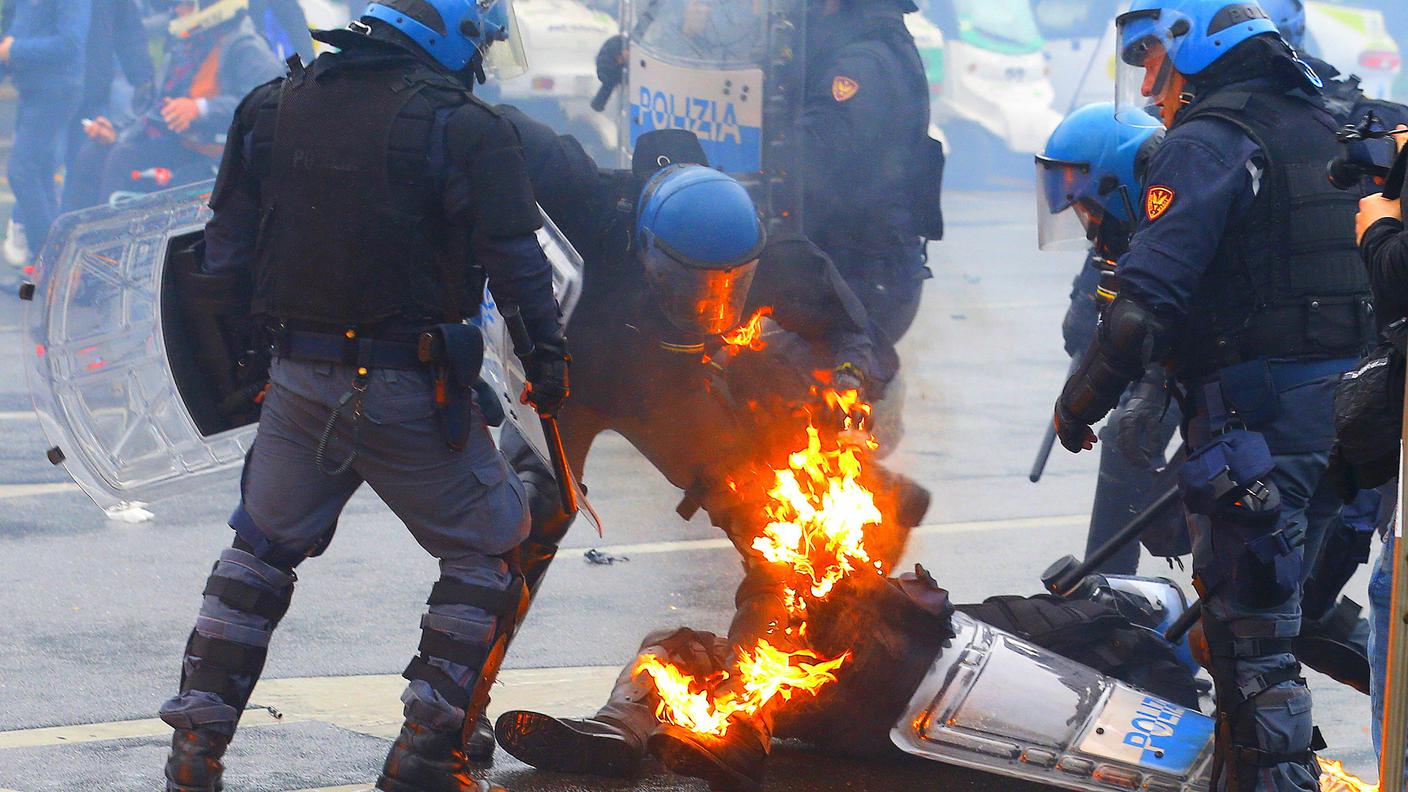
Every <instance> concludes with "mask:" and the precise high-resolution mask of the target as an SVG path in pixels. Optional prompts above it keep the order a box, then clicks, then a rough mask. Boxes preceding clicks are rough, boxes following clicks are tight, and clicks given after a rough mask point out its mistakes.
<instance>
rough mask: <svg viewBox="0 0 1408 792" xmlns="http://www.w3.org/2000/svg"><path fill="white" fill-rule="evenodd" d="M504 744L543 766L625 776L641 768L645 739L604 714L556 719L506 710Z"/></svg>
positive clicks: (501, 723) (526, 760) (497, 731)
mask: <svg viewBox="0 0 1408 792" xmlns="http://www.w3.org/2000/svg"><path fill="white" fill-rule="evenodd" d="M494 731H495V734H497V735H498V738H499V744H500V745H502V746H503V748H504V750H505V751H508V752H509V753H510V754H512V755H513V757H514V758H515V759H517V760H519V761H520V762H522V763H524V764H526V765H528V766H530V767H535V768H537V769H539V770H548V771H551V772H554V773H571V774H573V775H594V776H605V777H607V778H625V777H627V776H631V775H634V774H635V772H636V771H637V770H639V769H640V763H641V761H642V760H643V759H644V758H645V743H644V742H643V741H642V740H641V738H640V736H639V735H637V734H635V733H634V732H632V731H631V730H629V729H626V728H624V727H622V726H621V725H620V724H619V723H617V722H615V721H613V720H611V719H609V718H603V717H600V716H598V717H595V718H554V717H552V716H551V715H544V714H542V713H540V712H529V711H526V710H517V711H514V712H505V713H504V714H503V715H501V716H500V717H499V722H498V724H497V726H496V727H495V730H494Z"/></svg>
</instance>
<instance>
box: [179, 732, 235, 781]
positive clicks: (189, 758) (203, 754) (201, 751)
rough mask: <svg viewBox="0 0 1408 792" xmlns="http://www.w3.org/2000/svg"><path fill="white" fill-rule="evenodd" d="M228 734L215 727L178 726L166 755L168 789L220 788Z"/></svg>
mask: <svg viewBox="0 0 1408 792" xmlns="http://www.w3.org/2000/svg"><path fill="white" fill-rule="evenodd" d="M229 744H230V737H229V735H226V734H222V733H220V732H217V731H214V730H212V729H177V730H176V733H175V734H174V735H172V737H171V754H170V755H169V756H167V757H166V792H220V790H222V789H224V788H225V786H224V784H222V783H221V781H220V776H221V775H222V774H223V773H224V772H225V766H224V765H222V764H220V757H222V756H224V755H225V748H226V747H227V746H228V745H229Z"/></svg>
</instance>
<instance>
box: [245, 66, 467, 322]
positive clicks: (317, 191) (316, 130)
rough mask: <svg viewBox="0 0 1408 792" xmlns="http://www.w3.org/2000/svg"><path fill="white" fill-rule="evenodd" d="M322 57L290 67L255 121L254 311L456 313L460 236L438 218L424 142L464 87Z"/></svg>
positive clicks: (322, 316) (306, 317) (296, 316)
mask: <svg viewBox="0 0 1408 792" xmlns="http://www.w3.org/2000/svg"><path fill="white" fill-rule="evenodd" d="M330 64H331V62H330V61H329V58H328V56H323V57H320V58H319V59H318V60H317V61H315V62H314V63H313V65H312V66H310V67H308V68H307V69H306V70H305V69H298V68H296V69H295V70H294V73H293V74H291V75H290V76H288V77H286V78H285V80H284V82H283V85H282V88H281V91H280V93H279V101H278V104H277V107H276V108H275V109H274V118H273V119H270V118H268V117H267V114H268V112H269V111H268V109H267V106H266V108H262V109H261V113H260V115H261V117H260V118H259V119H258V121H257V122H256V126H255V130H256V131H255V141H254V143H255V160H256V166H257V167H259V168H260V171H261V173H262V174H263V176H262V179H261V207H260V211H261V218H260V234H259V252H258V261H259V265H258V270H257V271H258V275H257V279H256V285H255V297H254V310H255V312H256V313H258V314H262V315H265V316H268V317H271V318H274V319H278V320H281V321H294V322H300V323H311V324H315V325H329V326H333V327H339V326H345V327H362V328H367V327H374V326H375V325H376V324H377V323H380V322H384V321H387V320H398V319H400V320H409V321H410V322H423V321H428V320H439V319H440V318H441V317H446V316H447V315H448V314H451V313H454V314H455V318H458V315H459V310H460V309H459V308H458V306H459V305H466V304H472V303H469V302H466V301H465V299H466V298H467V297H468V296H469V295H470V294H471V293H472V292H473V291H474V284H465V283H462V282H461V281H463V280H464V278H463V277H459V273H462V272H464V268H466V267H467V266H468V261H466V260H464V259H465V257H466V256H467V253H466V252H465V251H464V248H465V247H466V246H465V245H462V244H457V243H455V242H454V240H453V239H452V236H451V234H450V230H451V229H450V228H449V227H448V224H447V223H446V222H445V219H444V215H443V211H442V209H441V203H440V198H441V196H440V188H441V185H440V182H439V180H438V179H437V178H436V177H435V175H434V174H433V173H432V172H431V159H432V158H431V156H430V153H429V152H430V147H431V145H432V136H431V133H432V131H433V130H439V129H441V126H440V125H438V124H437V123H436V116H437V114H445V113H446V111H449V110H453V108H455V107H458V106H461V105H463V104H465V103H467V102H470V101H476V100H474V99H473V98H472V97H471V96H470V94H469V93H468V91H466V90H464V88H463V87H461V86H458V85H457V84H455V83H454V82H453V81H451V80H450V79H449V78H447V77H443V76H441V75H439V74H437V73H435V72H433V71H431V70H430V69H428V68H426V67H423V66H417V65H398V66H393V67H391V68H328V66H329V65H330ZM331 65H335V64H331ZM417 97H422V98H421V99H420V100H419V101H414V102H413V100H416V99H417ZM271 128H272V138H273V139H272V143H271V144H269V145H268V146H267V149H268V153H267V154H265V155H264V156H263V159H265V162H264V163H260V162H259V160H260V159H261V157H260V153H261V149H264V148H265V147H264V146H262V145H261V142H262V141H261V140H260V138H261V137H265V138H267V136H268V135H269V134H270V130H271ZM261 132H262V134H261ZM459 233H460V234H461V235H465V234H467V233H468V232H467V229H460V231H459ZM447 295H449V296H448V297H447Z"/></svg>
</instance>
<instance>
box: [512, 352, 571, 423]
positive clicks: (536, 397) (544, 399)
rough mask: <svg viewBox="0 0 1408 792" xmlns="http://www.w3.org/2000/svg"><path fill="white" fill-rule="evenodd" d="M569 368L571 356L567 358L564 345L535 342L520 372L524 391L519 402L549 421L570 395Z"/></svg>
mask: <svg viewBox="0 0 1408 792" xmlns="http://www.w3.org/2000/svg"><path fill="white" fill-rule="evenodd" d="M571 366H572V356H571V355H569V354H567V344H566V342H563V341H558V342H547V341H539V342H538V343H537V344H535V345H534V347H533V354H532V355H531V356H529V358H528V364H527V366H526V369H527V370H526V371H525V372H524V373H525V374H526V375H527V377H528V387H527V388H525V389H524V391H523V399H524V401H525V402H527V403H528V404H531V405H533V409H535V410H537V411H538V415H541V416H543V417H544V418H551V417H552V416H554V415H557V411H558V410H559V409H561V408H562V403H563V402H564V401H567V397H568V396H569V395H571V393H572V383H571V377H570V375H569V371H570V369H571Z"/></svg>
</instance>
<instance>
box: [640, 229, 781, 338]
mask: <svg viewBox="0 0 1408 792" xmlns="http://www.w3.org/2000/svg"><path fill="white" fill-rule="evenodd" d="M757 268H758V260H757V259H753V260H752V261H748V262H744V263H743V264H739V265H737V266H734V267H729V268H726V269H710V268H705V267H691V266H689V265H688V264H685V263H683V262H681V261H679V260H678V259H675V258H674V257H672V256H670V255H669V254H668V253H666V252H665V251H663V250H661V249H660V248H659V247H658V246H655V245H651V246H650V247H649V248H648V249H647V252H646V254H645V277H646V281H647V282H648V283H649V284H650V288H651V289H652V290H653V291H654V292H655V297H656V299H657V300H659V303H660V310H661V312H662V313H664V314H665V318H666V319H668V320H669V321H670V324H672V325H674V326H675V327H677V328H678V329H680V330H683V331H685V332H688V333H698V334H699V335H717V334H719V333H723V332H725V331H728V330H731V329H733V328H734V327H737V326H738V322H739V320H740V319H742V317H743V305H744V303H745V302H746V301H747V299H748V288H749V287H750V286H751V285H752V284H753V272H754V271H755V270H756V269H757Z"/></svg>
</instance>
